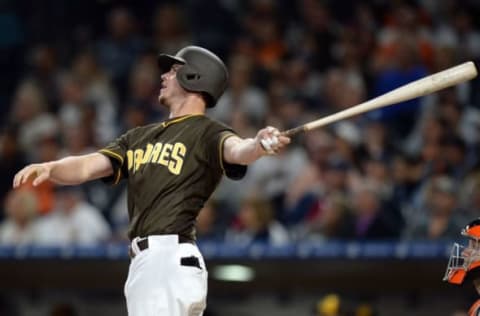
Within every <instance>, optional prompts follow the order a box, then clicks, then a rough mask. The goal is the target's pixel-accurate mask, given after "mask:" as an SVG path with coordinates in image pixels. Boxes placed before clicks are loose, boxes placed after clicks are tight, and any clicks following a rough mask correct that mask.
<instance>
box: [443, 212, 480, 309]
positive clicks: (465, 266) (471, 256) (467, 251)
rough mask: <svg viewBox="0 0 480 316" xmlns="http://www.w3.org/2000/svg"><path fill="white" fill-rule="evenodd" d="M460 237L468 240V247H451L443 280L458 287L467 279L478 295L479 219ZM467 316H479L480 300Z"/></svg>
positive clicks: (479, 275)
mask: <svg viewBox="0 0 480 316" xmlns="http://www.w3.org/2000/svg"><path fill="white" fill-rule="evenodd" d="M462 235H463V236H465V237H467V238H468V239H469V240H468V245H467V246H466V247H464V246H461V245H460V244H458V243H455V244H454V245H453V247H452V252H451V254H450V260H449V261H448V266H447V271H446V272H445V276H444V277H443V280H444V281H447V282H449V283H452V284H457V285H460V284H462V283H463V281H464V280H466V279H468V280H470V281H472V282H473V285H474V286H475V289H476V290H477V292H478V293H479V294H480V269H479V267H480V218H477V219H475V220H473V221H472V222H470V223H469V224H468V225H467V226H466V227H465V228H464V229H463V230H462ZM468 316H480V299H478V300H477V301H476V302H475V303H474V304H473V305H472V306H471V307H470V310H469V311H468Z"/></svg>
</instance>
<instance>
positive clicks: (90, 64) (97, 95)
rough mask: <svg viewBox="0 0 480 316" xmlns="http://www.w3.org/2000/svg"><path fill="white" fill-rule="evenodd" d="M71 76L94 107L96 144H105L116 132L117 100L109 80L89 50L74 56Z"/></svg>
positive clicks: (87, 101) (88, 102)
mask: <svg viewBox="0 0 480 316" xmlns="http://www.w3.org/2000/svg"><path fill="white" fill-rule="evenodd" d="M72 76H73V77H74V78H76V79H77V80H78V81H79V83H80V85H81V86H82V87H83V88H84V96H85V100H86V103H87V104H92V105H93V106H94V108H95V120H96V122H95V124H94V130H93V134H94V137H95V139H96V140H97V143H98V144H105V143H106V142H107V141H110V140H111V139H112V138H113V137H114V136H116V135H117V132H118V130H117V129H118V128H117V126H116V119H117V115H118V113H117V111H118V108H117V106H116V105H117V104H118V100H117V97H116V93H115V91H114V89H113V87H112V85H111V83H110V80H109V78H108V77H107V74H106V73H105V70H104V69H102V68H101V67H100V65H98V63H97V60H96V59H95V55H94V53H93V52H91V51H84V52H80V53H79V54H78V55H76V56H75V57H74V60H73V63H72Z"/></svg>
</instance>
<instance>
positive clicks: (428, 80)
mask: <svg viewBox="0 0 480 316" xmlns="http://www.w3.org/2000/svg"><path fill="white" fill-rule="evenodd" d="M476 76H477V69H476V68H475V64H474V63H473V62H471V61H468V62H465V63H463V64H460V65H458V66H455V67H451V68H448V69H445V70H443V71H440V72H437V73H434V74H433V75H430V76H427V77H425V78H422V79H418V80H416V81H413V82H410V83H408V84H405V85H403V86H401V87H399V88H397V89H395V90H392V91H390V92H387V93H385V94H382V95H381V96H378V97H376V98H374V99H371V100H368V101H366V102H363V103H360V104H358V105H355V106H353V107H351V108H348V109H346V110H343V111H340V112H337V113H334V114H331V115H328V116H325V117H323V118H321V119H318V120H315V121H312V122H309V123H306V124H304V125H301V126H298V127H295V128H292V129H289V130H287V131H284V132H282V134H283V135H285V136H293V135H295V134H297V133H299V132H306V131H310V130H312V129H315V128H319V127H322V126H325V125H328V124H331V123H335V122H338V121H340V120H344V119H347V118H350V117H352V116H355V115H358V114H362V113H365V112H368V111H372V110H376V109H379V108H383V107H386V106H390V105H394V104H397V103H400V102H403V101H407V100H411V99H415V98H418V97H422V96H424V95H427V94H430V93H433V92H436V91H439V90H442V89H445V88H448V87H451V86H454V85H457V84H459V83H462V82H465V81H468V80H470V79H473V78H475V77H476Z"/></svg>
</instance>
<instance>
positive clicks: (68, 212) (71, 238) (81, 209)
mask: <svg viewBox="0 0 480 316" xmlns="http://www.w3.org/2000/svg"><path fill="white" fill-rule="evenodd" d="M110 235H111V231H110V227H109V225H108V223H107V221H106V220H105V218H103V216H102V214H101V213H100V211H99V210H98V209H96V208H94V207H93V206H92V205H90V204H88V203H87V202H86V201H85V200H83V198H82V195H81V193H80V191H79V188H76V187H68V186H67V187H58V188H57V205H56V210H55V212H53V213H52V214H49V215H47V216H45V217H44V218H42V219H41V220H40V221H39V223H38V233H37V236H36V238H35V243H36V244H38V245H49V246H63V245H94V244H97V243H100V242H103V241H106V240H108V239H109V238H110Z"/></svg>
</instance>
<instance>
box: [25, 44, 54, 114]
mask: <svg viewBox="0 0 480 316" xmlns="http://www.w3.org/2000/svg"><path fill="white" fill-rule="evenodd" d="M29 55H30V56H29V57H30V58H29V64H30V65H29V66H30V72H29V74H28V75H27V78H28V79H27V80H28V81H32V82H34V83H35V85H36V86H37V87H39V89H40V90H41V91H42V94H43V95H44V98H45V103H46V106H47V108H45V110H47V109H48V110H50V111H52V110H54V111H55V110H57V109H58V101H59V100H58V98H59V93H58V92H59V90H58V89H59V85H60V82H61V80H62V70H61V68H60V65H59V56H58V53H57V51H56V50H55V48H54V47H53V46H52V45H49V44H47V43H41V44H39V45H37V46H35V47H33V48H32V49H31V51H30V52H29Z"/></svg>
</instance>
